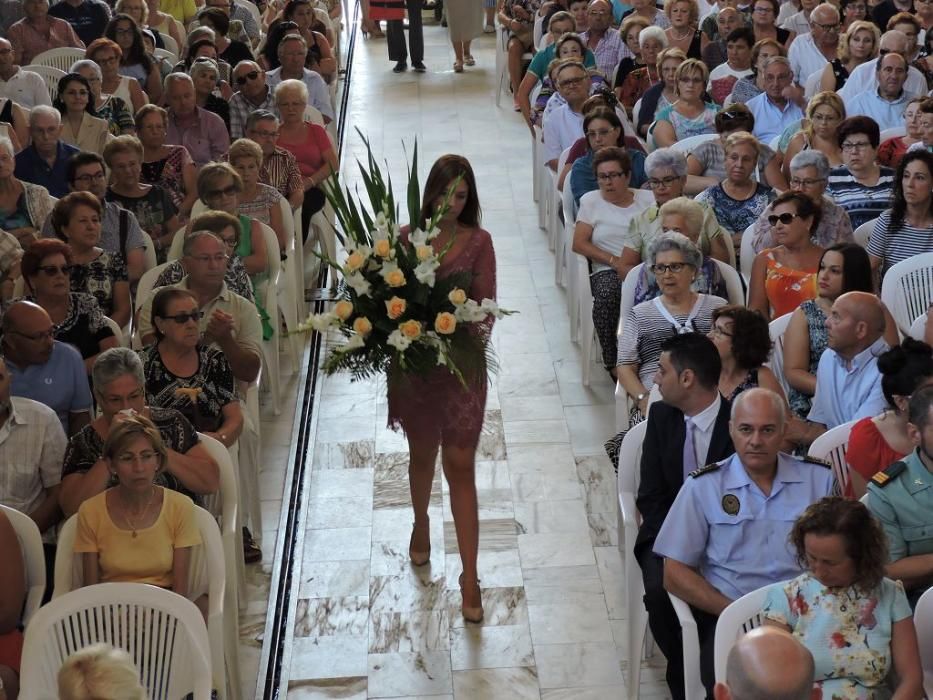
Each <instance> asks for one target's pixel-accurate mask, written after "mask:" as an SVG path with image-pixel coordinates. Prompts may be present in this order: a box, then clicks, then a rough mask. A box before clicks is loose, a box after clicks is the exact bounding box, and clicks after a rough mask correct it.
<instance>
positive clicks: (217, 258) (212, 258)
mask: <svg viewBox="0 0 933 700" xmlns="http://www.w3.org/2000/svg"><path fill="white" fill-rule="evenodd" d="M188 257H190V258H191V259H192V260H194V261H195V262H199V263H201V264H202V265H206V264H207V263H209V262H215V263H218V264H226V262H227V260H229V259H230V256H229V255H226V254H225V253H218V254H217V255H189V256H188Z"/></svg>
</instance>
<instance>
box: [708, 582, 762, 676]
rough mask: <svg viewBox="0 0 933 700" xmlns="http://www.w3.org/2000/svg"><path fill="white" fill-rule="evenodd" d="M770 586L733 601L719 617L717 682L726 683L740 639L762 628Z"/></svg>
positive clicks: (715, 657) (715, 661)
mask: <svg viewBox="0 0 933 700" xmlns="http://www.w3.org/2000/svg"><path fill="white" fill-rule="evenodd" d="M769 588H770V586H762V587H761V588H759V589H758V590H755V591H752V592H751V593H746V594H745V595H743V596H742V597H741V598H739V599H738V600H734V601H732V603H730V604H729V606H728V607H727V608H726V609H725V610H723V611H722V612H721V613H720V615H719V620H718V621H717V622H716V639H715V641H714V643H713V668H714V670H715V673H716V680H717V681H722V682H725V680H726V661H727V660H728V658H729V651H730V650H731V649H732V645H733V644H735V643H736V641H738V639H739V638H740V637H742V636H743V635H745V634H747V633H748V632H750V631H751V630H753V629H755V628H756V627H760V626H761V622H762V620H761V607H762V605H764V602H765V596H766V595H767V593H768V589H769Z"/></svg>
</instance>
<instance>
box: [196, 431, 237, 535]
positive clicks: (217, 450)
mask: <svg viewBox="0 0 933 700" xmlns="http://www.w3.org/2000/svg"><path fill="white" fill-rule="evenodd" d="M198 439H199V440H200V441H201V444H202V445H203V446H204V449H205V450H207V453H208V454H209V455H210V456H211V458H212V459H213V460H214V461H215V462H217V467H218V469H219V470H220V490H219V491H217V492H216V493H212V494H208V495H207V496H204V498H203V499H202V500H203V502H204V508H205V509H206V510H207V511H208V512H209V513H210V514H211V515H212V516H213V517H214V518H216V519H217V520H218V522H219V524H220V527H221V532H222V533H223V534H228V533H230V532H233V531H234V529H235V527H236V519H237V517H236V512H237V503H238V500H239V495H238V494H239V482H238V481H237V473H236V470H235V469H234V467H233V460H232V459H231V458H230V451H229V450H228V449H227V448H226V447H224V445H223V444H222V443H220V442H219V441H218V440H215V439H214V438H212V437H211V436H210V435H205V434H204V433H198Z"/></svg>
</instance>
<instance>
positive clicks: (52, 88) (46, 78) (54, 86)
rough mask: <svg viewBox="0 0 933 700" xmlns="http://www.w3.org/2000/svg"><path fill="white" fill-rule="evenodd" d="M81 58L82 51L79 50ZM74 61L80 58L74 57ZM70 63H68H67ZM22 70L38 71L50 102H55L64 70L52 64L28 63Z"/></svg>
mask: <svg viewBox="0 0 933 700" xmlns="http://www.w3.org/2000/svg"><path fill="white" fill-rule="evenodd" d="M81 55H82V58H83V56H84V52H83V51H82V52H81ZM75 60H76V61H78V60H80V59H77V58H76V59H75ZM68 65H69V66H70V65H71V64H70V63H69V64H68ZM22 70H27V71H30V72H32V73H38V74H39V76H40V77H41V78H42V82H44V83H45V87H46V88H47V89H48V91H49V97H50V98H51V100H52V102H55V98H57V97H58V81H59V80H61V79H62V78H64V77H65V71H63V70H61V69H60V68H54V67H52V66H40V65H36V64H29V65H28V66H23V67H22Z"/></svg>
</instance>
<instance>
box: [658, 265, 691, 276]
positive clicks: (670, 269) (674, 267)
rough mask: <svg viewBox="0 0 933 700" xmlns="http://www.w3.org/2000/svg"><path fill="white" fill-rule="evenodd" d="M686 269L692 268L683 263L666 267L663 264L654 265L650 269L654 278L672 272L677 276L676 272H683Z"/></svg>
mask: <svg viewBox="0 0 933 700" xmlns="http://www.w3.org/2000/svg"><path fill="white" fill-rule="evenodd" d="M688 267H692V266H691V265H690V263H685V262H681V263H670V264H668V265H664V264H663V263H655V264H654V265H652V266H651V268H650V269H651V271H652V272H653V273H654V274H655V276H660V275H663V274H666V273H668V272H673V273H674V274H677V273H678V272H683V271H684V269H686V268H688Z"/></svg>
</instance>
